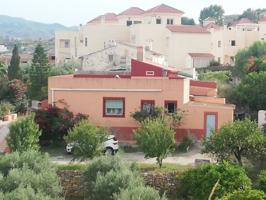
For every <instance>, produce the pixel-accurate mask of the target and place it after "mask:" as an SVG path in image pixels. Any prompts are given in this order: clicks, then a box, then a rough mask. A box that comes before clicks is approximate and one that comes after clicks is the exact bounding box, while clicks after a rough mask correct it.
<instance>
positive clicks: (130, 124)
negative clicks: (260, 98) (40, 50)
mask: <svg viewBox="0 0 266 200" xmlns="http://www.w3.org/2000/svg"><path fill="white" fill-rule="evenodd" d="M48 88H49V95H48V96H49V100H48V101H49V104H51V105H53V106H58V107H64V106H67V108H68V109H69V110H70V111H72V112H74V113H75V114H78V113H83V114H86V115H89V121H90V122H92V123H93V124H96V125H98V126H103V127H107V128H109V129H110V130H111V131H112V132H113V133H114V134H116V136H117V137H118V139H119V140H120V141H121V142H128V143H131V142H133V131H134V130H135V129H136V128H138V127H139V123H138V122H137V121H136V120H135V119H133V118H132V117H131V114H132V113H134V112H135V111H140V110H145V111H147V112H149V110H150V109H152V108H153V107H154V106H157V107H163V108H164V109H165V111H166V112H168V113H174V112H176V111H177V110H178V109H181V110H183V111H185V114H184V119H183V122H182V125H181V126H180V127H178V128H177V129H176V141H177V142H180V141H181V140H182V138H183V137H184V136H185V135H193V136H194V137H195V138H197V139H198V140H200V139H202V138H204V137H208V136H209V135H210V134H211V133H212V132H211V130H212V129H217V128H219V127H221V126H222V125H223V124H224V123H226V122H230V121H232V120H233V113H234V108H235V107H234V105H230V104H226V102H225V99H224V98H219V97H218V96H217V85H216V83H214V82H201V81H195V80H191V79H189V78H186V77H183V76H181V75H179V72H178V71H176V70H174V69H172V68H165V67H162V66H156V65H153V64H150V63H145V62H141V61H137V60H132V64H131V71H130V72H127V73H126V72H112V73H110V72H109V73H88V72H83V73H79V74H73V75H63V76H54V77H49V83H48ZM62 102H64V103H62Z"/></svg>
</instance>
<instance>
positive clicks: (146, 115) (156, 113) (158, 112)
mask: <svg viewBox="0 0 266 200" xmlns="http://www.w3.org/2000/svg"><path fill="white" fill-rule="evenodd" d="M162 115H163V108H159V107H154V108H153V109H151V111H150V112H147V111H145V110H141V111H136V112H134V113H132V114H131V116H132V117H133V118H134V119H135V120H137V121H138V122H143V121H145V120H146V119H155V118H158V117H161V116H162Z"/></svg>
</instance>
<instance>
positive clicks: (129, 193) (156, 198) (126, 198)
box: [115, 186, 166, 200]
mask: <svg viewBox="0 0 266 200" xmlns="http://www.w3.org/2000/svg"><path fill="white" fill-rule="evenodd" d="M115 199H116V200H144V199H145V200H166V198H165V197H160V194H159V192H158V191H156V190H155V189H153V188H151V187H144V186H137V187H133V188H128V189H125V190H122V191H121V192H120V193H119V194H118V195H117V196H116V198H115Z"/></svg>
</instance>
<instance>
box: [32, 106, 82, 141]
mask: <svg viewBox="0 0 266 200" xmlns="http://www.w3.org/2000/svg"><path fill="white" fill-rule="evenodd" d="M82 119H87V116H85V115H82V114H78V115H77V116H74V114H73V113H72V112H70V111H69V110H67V109H66V108H64V109H61V108H57V107H51V108H48V110H38V111H36V117H35V121H36V123H37V124H38V125H39V127H40V129H41V130H42V135H41V137H40V140H41V142H48V141H49V142H57V141H62V140H63V138H64V136H65V135H67V133H68V131H69V130H70V129H71V128H73V127H74V125H75V124H76V123H78V122H79V121H81V120H82Z"/></svg>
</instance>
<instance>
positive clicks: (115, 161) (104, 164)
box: [84, 156, 129, 185]
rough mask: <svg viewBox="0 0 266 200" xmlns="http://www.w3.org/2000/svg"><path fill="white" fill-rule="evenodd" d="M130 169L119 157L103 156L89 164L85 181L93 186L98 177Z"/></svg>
mask: <svg viewBox="0 0 266 200" xmlns="http://www.w3.org/2000/svg"><path fill="white" fill-rule="evenodd" d="M128 167H129V166H128V165H126V164H125V163H124V162H123V161H122V160H121V159H120V158H119V157H118V156H101V157H98V158H95V159H93V160H92V162H91V163H90V164H89V166H88V168H87V169H86V170H85V173H84V174H85V179H86V181H88V182H89V183H92V185H93V184H95V181H96V178H97V175H103V176H104V175H106V174H107V173H108V172H110V171H111V170H113V171H118V172H119V171H122V170H123V169H125V168H128Z"/></svg>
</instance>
